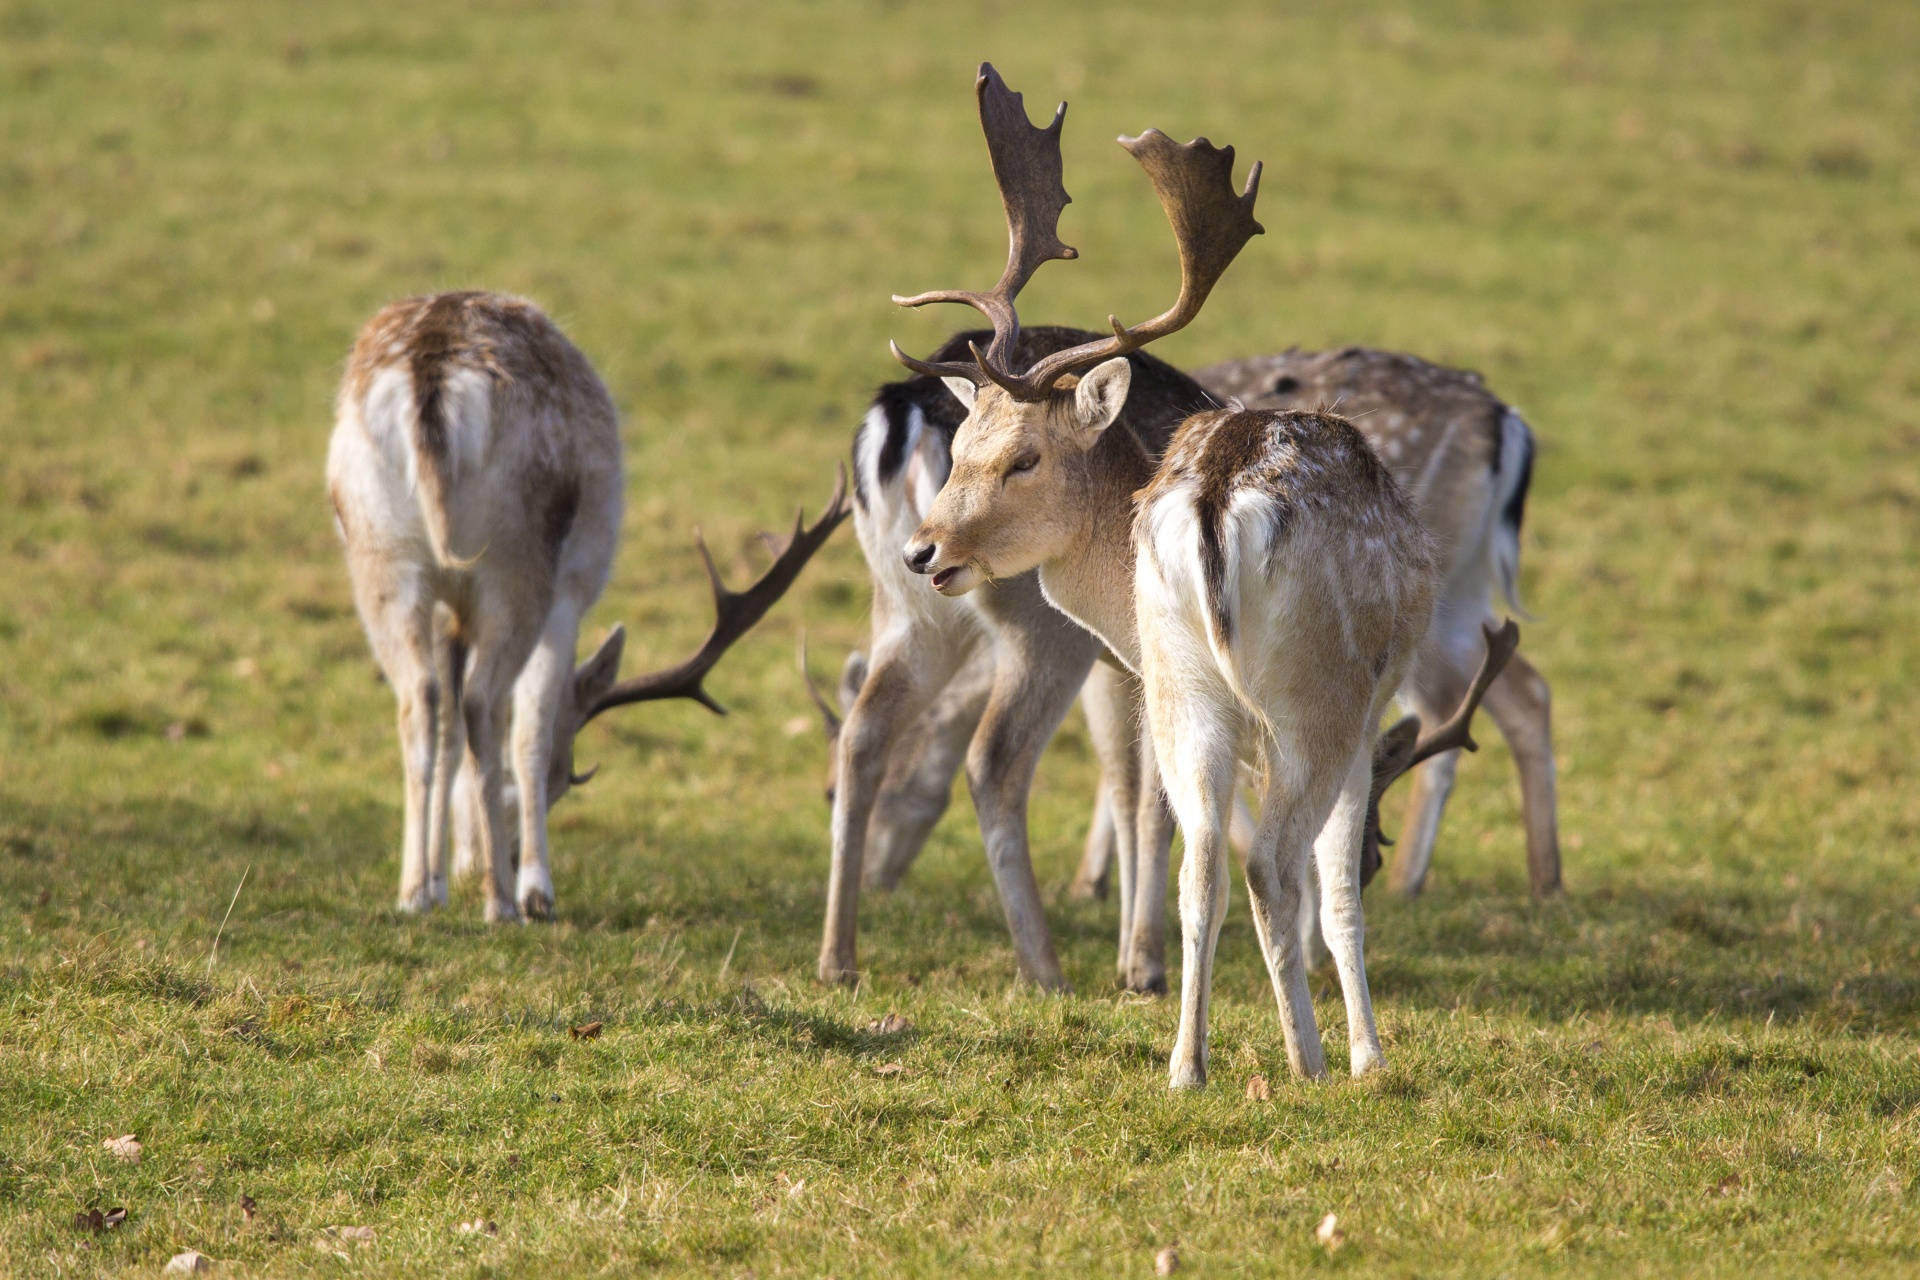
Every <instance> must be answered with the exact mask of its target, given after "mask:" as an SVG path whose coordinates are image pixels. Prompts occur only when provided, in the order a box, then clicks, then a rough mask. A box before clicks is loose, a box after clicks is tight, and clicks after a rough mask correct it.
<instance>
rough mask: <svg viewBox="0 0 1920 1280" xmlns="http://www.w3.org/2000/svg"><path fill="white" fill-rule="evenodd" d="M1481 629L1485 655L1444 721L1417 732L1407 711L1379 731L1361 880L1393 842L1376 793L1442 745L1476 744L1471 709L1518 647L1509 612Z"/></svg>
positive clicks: (1383, 791) (1364, 881)
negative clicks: (1383, 826) (1496, 623)
mask: <svg viewBox="0 0 1920 1280" xmlns="http://www.w3.org/2000/svg"><path fill="white" fill-rule="evenodd" d="M1480 633H1481V634H1482V635H1483V636H1485V637H1486V642H1487V653H1486V656H1485V657H1483V658H1482V659H1480V669H1479V670H1478V671H1476V672H1475V673H1474V676H1473V683H1472V684H1471V685H1469V686H1468V687H1467V694H1466V696H1465V697H1464V698H1462V699H1460V705H1459V706H1458V707H1456V708H1454V712H1453V714H1452V715H1451V716H1449V717H1447V720H1446V723H1444V724H1442V725H1440V726H1439V727H1438V728H1436V729H1434V730H1433V732H1431V733H1421V732H1420V717H1418V716H1407V717H1405V718H1404V719H1401V720H1399V721H1397V722H1396V723H1395V724H1394V725H1393V727H1392V728H1390V729H1388V730H1387V731H1386V732H1385V733H1383V734H1381V735H1380V737H1379V739H1378V740H1377V741H1376V742H1375V743H1374V749H1373V787H1372V789H1371V792H1370V794H1369V795H1368V797H1367V834H1366V844H1365V847H1364V848H1363V850H1362V852H1361V857H1360V883H1361V884H1362V886H1364V885H1366V884H1367V883H1368V882H1369V881H1371V880H1372V879H1373V873H1374V872H1375V871H1377V870H1378V869H1379V867H1380V846H1381V845H1383V844H1392V843H1393V841H1391V840H1389V839H1387V838H1386V836H1385V835H1383V834H1382V833H1381V831H1380V798H1381V797H1382V796H1384V795H1385V794H1386V793H1387V788H1389V787H1391V786H1392V785H1393V784H1394V783H1396V782H1398V781H1399V780H1400V778H1401V776H1402V775H1403V774H1406V773H1408V772H1410V771H1411V770H1412V769H1413V767H1414V766H1415V765H1417V764H1420V763H1421V762H1422V761H1425V760H1429V759H1431V758H1432V757H1434V756H1437V755H1439V754H1440V753H1441V752H1443V751H1452V750H1454V749H1455V748H1460V749H1463V750H1466V751H1478V750H1479V749H1480V744H1479V743H1477V742H1475V741H1474V740H1473V734H1472V732H1471V729H1472V727H1473V713H1474V712H1476V711H1478V710H1479V709H1480V700H1481V699H1482V698H1484V697H1485V696H1486V693H1487V689H1488V688H1489V687H1490V686H1491V685H1492V684H1493V682H1494V681H1495V680H1496V679H1498V678H1499V675H1500V673H1501V671H1503V670H1505V668H1506V665H1507V659H1509V658H1511V657H1513V655H1514V651H1515V650H1516V649H1518V648H1519V647H1520V628H1519V626H1518V625H1517V624H1516V623H1515V622H1514V621H1513V619H1511V618H1509V619H1507V620H1506V622H1504V623H1502V624H1501V625H1500V627H1499V629H1498V630H1495V629H1494V628H1493V627H1491V626H1489V625H1488V624H1486V623H1484V622H1483V623H1481V624H1480Z"/></svg>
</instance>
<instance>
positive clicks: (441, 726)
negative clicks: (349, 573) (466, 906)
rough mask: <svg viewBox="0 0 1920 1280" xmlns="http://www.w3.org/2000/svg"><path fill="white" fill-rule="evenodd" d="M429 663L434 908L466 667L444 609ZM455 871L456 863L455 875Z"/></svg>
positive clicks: (443, 891) (461, 749) (460, 736)
mask: <svg viewBox="0 0 1920 1280" xmlns="http://www.w3.org/2000/svg"><path fill="white" fill-rule="evenodd" d="M434 623H435V625H434V644H433V661H434V673H435V677H436V679H437V680H438V681H439V684H440V688H441V690H442V693H441V705H442V707H444V708H445V713H444V714H439V715H436V716H435V717H434V730H435V732H434V752H433V788H432V791H431V794H430V796H429V800H428V807H427V881H428V885H429V887H430V890H431V893H432V896H433V901H434V904H435V905H436V906H442V907H444V906H446V905H447V843H448V839H449V835H450V832H449V830H448V827H449V823H448V817H449V810H450V809H452V807H453V804H454V802H455V798H456V797H455V794H454V779H455V777H456V776H458V775H459V774H460V772H461V769H460V758H461V756H462V755H463V754H465V745H466V744H465V736H466V734H465V726H464V724H463V722H462V720H461V717H460V714H459V711H458V710H457V708H458V707H459V706H460V689H461V677H462V675H463V673H464V671H465V668H466V661H467V652H466V645H464V644H463V643H461V641H460V638H459V636H458V635H457V634H455V633H454V631H453V629H452V625H451V624H452V615H451V614H448V613H446V612H445V611H444V610H441V611H439V616H437V617H436V618H435V620H434ZM458 871H459V867H458V865H457V863H456V866H455V872H456V874H457V873H458Z"/></svg>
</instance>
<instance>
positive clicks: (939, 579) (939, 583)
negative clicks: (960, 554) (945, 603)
mask: <svg viewBox="0 0 1920 1280" xmlns="http://www.w3.org/2000/svg"><path fill="white" fill-rule="evenodd" d="M962 567H963V566H961V565H955V566H953V568H951V569H942V570H941V571H940V572H938V573H936V574H934V575H933V589H934V590H935V591H938V590H940V588H942V587H944V586H946V585H947V584H948V583H949V582H952V581H953V575H954V574H956V573H959V572H960V570H961V568H962Z"/></svg>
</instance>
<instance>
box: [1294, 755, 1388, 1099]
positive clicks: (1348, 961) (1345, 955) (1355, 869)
mask: <svg viewBox="0 0 1920 1280" xmlns="http://www.w3.org/2000/svg"><path fill="white" fill-rule="evenodd" d="M1377 718H1378V717H1376V719H1377ZM1372 785H1373V752H1372V750H1371V743H1369V744H1368V749H1365V750H1362V751H1360V752H1358V753H1356V754H1355V756H1354V758H1353V763H1352V765H1351V766H1350V767H1349V768H1348V769H1347V776H1346V779H1345V781H1344V782H1343V783H1342V784H1341V786H1340V794H1339V797H1338V798H1337V799H1336V800H1335V801H1334V803H1333V812H1332V813H1331V814H1329V815H1328V816H1327V821H1326V823H1325V825H1324V826H1322V827H1321V828H1320V834H1319V835H1318V836H1317V837H1315V839H1314V844H1313V867H1314V869H1315V870H1316V871H1318V873H1319V875H1318V879H1319V882H1320V904H1319V906H1320V912H1319V923H1320V928H1321V929H1322V931H1323V932H1324V934H1325V937H1326V943H1327V949H1328V950H1329V951H1330V952H1332V953H1333V963H1334V966H1335V968H1337V969H1338V970H1339V972H1340V990H1341V993H1342V994H1343V995H1344V996H1345V997H1346V1002H1347V1040H1348V1047H1349V1050H1350V1057H1349V1064H1350V1070H1351V1071H1352V1073H1353V1074H1354V1075H1356V1076H1359V1075H1365V1074H1366V1073H1367V1072H1369V1071H1372V1070H1373V1069H1374V1068H1376V1067H1378V1066H1379V1065H1380V1063H1381V1060H1382V1059H1381V1051H1380V1033H1379V1031H1378V1030H1377V1029H1376V1027H1375V1026H1374V1021H1373V997H1372V995H1371V994H1370V993H1369V992H1368V990H1367V965H1366V946H1365V941H1366V920H1365V918H1364V916H1363V915H1362V914H1361V910H1360V849H1361V844H1362V842H1363V840H1364V837H1365V836H1366V821H1367V795H1368V791H1369V789H1370V788H1371V787H1372ZM1311 906H1312V904H1311V903H1309V904H1308V907H1309V911H1308V913H1307V914H1311Z"/></svg>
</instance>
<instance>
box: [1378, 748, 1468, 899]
mask: <svg viewBox="0 0 1920 1280" xmlns="http://www.w3.org/2000/svg"><path fill="white" fill-rule="evenodd" d="M1431 714H1432V713H1430V712H1427V711H1422V712H1421V715H1420V718H1421V720H1422V721H1424V722H1426V723H1428V724H1433V723H1435V721H1434V720H1433V719H1432V718H1431ZM1459 768H1460V753H1459V752H1458V751H1444V752H1442V753H1441V754H1439V755H1437V756H1435V757H1433V759H1431V760H1429V761H1427V762H1426V763H1425V764H1422V765H1420V766H1419V767H1418V768H1416V769H1415V770H1414V771H1413V794H1412V795H1411V796H1409V797H1408V798H1407V816H1406V826H1405V827H1404V828H1403V829H1402V831H1401V834H1400V850H1399V853H1398V854H1397V855H1396V856H1395V857H1394V860H1393V870H1392V871H1391V872H1390V873H1389V875H1388V880H1387V883H1388V885H1389V886H1390V887H1391V888H1392V889H1393V891H1394V892H1395V893H1399V894H1405V895H1406V896H1407V897H1409V898H1416V897H1419V896H1420V890H1421V889H1422V888H1424V887H1425V885H1426V883H1427V871H1428V870H1429V869H1430V868H1431V867H1432V866H1433V847H1434V844H1435V843H1436V842H1437V841H1438V840H1439V838H1440V819H1441V818H1442V817H1443V816H1445V814H1446V812H1447V798H1448V797H1449V796H1451V795H1452V794H1453V779H1454V774H1455V772H1456V771H1458V769H1459Z"/></svg>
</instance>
